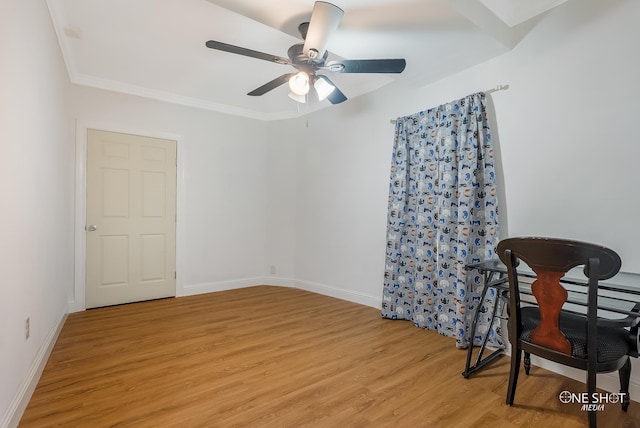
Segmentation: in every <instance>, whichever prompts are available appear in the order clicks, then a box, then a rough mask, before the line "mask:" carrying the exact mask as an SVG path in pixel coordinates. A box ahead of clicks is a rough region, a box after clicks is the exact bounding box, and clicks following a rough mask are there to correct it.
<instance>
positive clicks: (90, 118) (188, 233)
mask: <svg viewBox="0 0 640 428" xmlns="http://www.w3.org/2000/svg"><path fill="white" fill-rule="evenodd" d="M71 94H72V97H71V98H72V114H73V116H74V117H75V118H76V119H77V121H78V139H77V140H78V145H80V146H82V145H86V136H85V133H86V129H87V128H99V129H106V130H110V131H115V132H127V133H133V134H141V135H148V136H154V137H163V138H172V139H175V140H177V141H178V189H177V191H178V196H177V199H178V201H177V203H178V213H177V216H178V219H177V256H176V258H177V271H178V280H177V284H178V287H177V294H178V295H187V294H196V293H202V292H210V291H216V290H221V289H229V288H235V287H241V286H247V285H256V284H260V283H263V282H264V277H265V274H266V273H267V267H266V264H265V263H266V262H265V248H266V241H265V240H266V233H267V232H266V230H267V227H266V224H267V223H266V221H267V220H266V218H267V217H266V215H265V213H266V212H267V198H268V180H266V179H265V177H266V176H267V144H266V142H267V139H268V136H267V132H268V124H267V123H265V122H261V121H257V120H253V119H245V118H240V117H234V116H229V115H225V114H220V113H214V112H209V111H205V110H200V109H195V108H191V107H185V106H179V105H173V104H169V103H165V102H161V101H155V100H150V99H145V98H140V97H135V96H130V95H125V94H119V93H114V92H109V91H104V90H100V89H94V88H89V87H84V86H79V85H73V86H72V91H71ZM80 152H82V150H80ZM80 157H81V156H80ZM83 162H84V159H80V162H79V165H81V164H83ZM79 181H82V177H81V178H80V180H79ZM80 197H81V196H79V198H80ZM82 204H83V201H80V205H82ZM81 217H82V216H81ZM79 226H80V227H79V230H78V232H77V233H78V234H82V223H81V222H80V223H79ZM78 246H79V247H80V244H79V245H78ZM81 262H82V257H80V258H79V261H78V263H81ZM81 281H82V278H80V279H79V280H78V281H77V283H76V287H77V290H76V296H79V297H81V296H82V295H83V294H82V288H83V287H84V284H81V283H80V282H81ZM76 308H78V309H82V308H83V306H82V302H77V304H76Z"/></svg>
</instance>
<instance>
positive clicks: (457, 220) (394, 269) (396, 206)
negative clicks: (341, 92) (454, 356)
mask: <svg viewBox="0 0 640 428" xmlns="http://www.w3.org/2000/svg"><path fill="white" fill-rule="evenodd" d="M491 140H492V138H491V130H490V129H489V123H488V121H487V112H486V108H485V95H484V94H483V93H476V94H473V95H469V96H467V97H465V98H462V99H460V100H456V101H452V102H450V103H447V104H444V105H441V106H440V107H437V108H433V109H429V110H427V111H423V112H420V113H417V114H414V115H411V116H405V117H401V118H399V119H398V120H397V121H396V136H395V143H394V151H393V158H392V162H391V183H390V186H389V211H388V228H387V252H386V260H385V275H384V290H383V302H382V303H383V304H382V316H383V317H385V318H391V319H403V320H411V321H413V323H414V324H415V325H416V326H418V327H422V328H427V329H431V330H436V331H438V332H439V333H440V334H443V335H446V336H451V337H454V338H455V339H456V345H457V346H458V347H466V346H467V345H468V343H469V337H468V336H469V330H470V328H471V321H472V317H473V315H474V314H475V312H476V310H477V308H478V307H479V308H480V311H481V318H480V319H479V321H478V328H477V331H476V337H475V338H474V342H475V343H476V344H479V343H480V338H481V337H482V336H483V335H484V334H485V333H487V332H489V343H490V344H491V345H493V346H498V347H502V346H504V344H503V341H502V338H501V337H500V334H499V323H498V322H495V323H494V325H489V324H490V319H491V313H492V309H493V306H492V304H491V301H492V299H490V297H493V296H487V299H485V302H480V292H481V291H482V276H481V275H480V274H479V273H478V272H477V271H467V269H466V268H465V266H466V265H467V264H469V263H474V262H479V261H482V260H486V259H489V258H492V257H493V256H494V249H495V247H496V245H497V244H498V205H497V197H496V186H495V178H496V177H495V165H494V156H493V144H492V141H491Z"/></svg>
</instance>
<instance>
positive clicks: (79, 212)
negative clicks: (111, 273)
mask: <svg viewBox="0 0 640 428" xmlns="http://www.w3.org/2000/svg"><path fill="white" fill-rule="evenodd" d="M75 125H76V126H75V140H76V141H75V149H76V174H75V220H74V235H75V236H74V248H75V250H74V265H75V266H74V281H73V295H72V296H69V312H80V311H84V310H85V309H86V305H85V287H86V273H87V272H86V261H87V242H86V231H85V222H86V217H87V193H86V190H87V130H88V129H97V130H101V131H108V132H119V133H122V134H133V135H142V136H145V137H152V138H161V139H165V140H173V141H175V142H176V156H177V165H176V217H177V218H176V290H175V291H176V297H177V296H181V295H184V292H183V290H184V284H183V283H182V278H181V276H182V275H178V273H180V272H181V271H182V266H183V259H182V253H183V251H182V248H183V242H182V241H183V239H184V238H183V237H184V236H185V234H184V231H183V227H184V226H183V223H182V222H181V221H180V219H181V218H182V213H183V212H184V207H185V201H184V195H185V192H184V157H185V156H184V150H183V147H184V137H183V136H182V135H178V134H171V133H166V132H158V131H156V130H149V129H139V128H133V127H130V126H122V125H118V124H109V123H93V122H91V123H88V122H81V121H78V120H76V124H75Z"/></svg>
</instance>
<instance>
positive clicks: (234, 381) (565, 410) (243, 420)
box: [20, 286, 640, 428]
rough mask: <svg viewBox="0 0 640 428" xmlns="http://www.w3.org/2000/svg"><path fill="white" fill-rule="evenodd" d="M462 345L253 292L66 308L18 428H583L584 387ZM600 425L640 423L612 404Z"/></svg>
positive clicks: (326, 304)
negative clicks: (486, 357)
mask: <svg viewBox="0 0 640 428" xmlns="http://www.w3.org/2000/svg"><path fill="white" fill-rule="evenodd" d="M465 357H466V352H465V351H463V350H459V349H456V347H455V342H454V341H453V340H452V339H450V338H447V337H443V336H440V335H438V334H437V333H434V332H431V331H426V330H423V329H419V328H416V327H414V326H413V325H412V324H411V323H409V322H406V321H391V320H386V319H382V318H381V317H380V313H379V311H378V310H376V309H373V308H370V307H366V306H361V305H357V304H354V303H350V302H345V301H342V300H339V299H334V298H330V297H326V296H321V295H317V294H313V293H309V292H305V291H301V290H296V289H290V288H282V287H269V286H261V287H251V288H246V289H239V290H230V291H224V292H219V293H210V294H204V295H198V296H190V297H181V298H174V299H164V300H157V301H151V302H141V303H135V304H129V305H123V306H114V307H109V308H101V309H93V310H89V311H86V312H81V313H74V314H70V315H69V316H68V318H67V321H66V323H65V325H64V327H63V329H62V331H61V333H60V337H59V338H58V341H57V343H56V345H55V347H54V349H53V351H52V353H51V356H50V358H49V361H48V363H47V365H46V367H45V370H44V372H43V374H42V376H41V379H40V381H39V383H38V386H37V388H36V390H35V392H34V394H33V397H32V399H31V401H30V403H29V405H28V407H27V409H26V411H25V413H24V415H23V417H22V420H21V423H20V426H22V427H29V428H30V427H54V426H59V427H91V428H93V427H181V428H190V427H225V428H227V427H323V428H324V427H329V426H340V427H400V428H402V427H447V428H448V427H461V428H462V427H465V428H466V427H504V428H515V427H549V426H553V427H582V426H585V424H586V420H587V419H586V414H584V413H583V412H581V410H580V406H579V405H577V404H576V405H564V404H562V403H560V402H559V399H558V394H559V392H560V391H562V390H570V391H575V392H580V391H583V390H584V384H581V383H580V382H576V381H573V380H570V379H567V378H564V377H562V376H559V375H557V374H554V373H550V372H547V371H545V370H543V369H540V368H537V367H534V368H533V369H532V372H531V375H530V376H525V375H524V373H522V375H521V377H520V381H519V384H518V390H517V394H516V400H515V401H516V403H515V405H514V406H512V407H509V406H506V405H505V404H504V398H505V394H506V382H507V378H508V371H509V362H508V358H506V357H503V358H502V359H500V360H498V361H497V362H496V363H494V364H492V365H491V366H489V367H487V368H485V369H484V370H482V371H481V372H479V373H476V374H475V375H473V376H472V377H471V378H470V379H464V378H463V377H462V376H461V375H460V373H461V371H462V369H463V366H464V361H465ZM598 422H599V426H601V427H616V428H617V427H640V404H638V403H637V402H633V403H632V404H631V406H630V408H629V412H628V413H624V412H622V411H621V409H620V406H618V405H608V406H606V408H605V411H603V412H600V413H599V414H598Z"/></svg>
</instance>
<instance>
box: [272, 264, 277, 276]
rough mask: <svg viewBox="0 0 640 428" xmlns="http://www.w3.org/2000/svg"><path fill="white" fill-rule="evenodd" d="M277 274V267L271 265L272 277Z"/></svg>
mask: <svg viewBox="0 0 640 428" xmlns="http://www.w3.org/2000/svg"><path fill="white" fill-rule="evenodd" d="M275 274H276V265H271V275H275Z"/></svg>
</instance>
